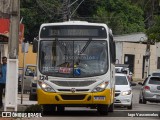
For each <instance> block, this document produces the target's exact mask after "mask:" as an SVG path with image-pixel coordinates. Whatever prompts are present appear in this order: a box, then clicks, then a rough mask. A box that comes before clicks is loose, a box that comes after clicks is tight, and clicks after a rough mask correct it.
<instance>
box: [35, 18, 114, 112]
mask: <svg viewBox="0 0 160 120" xmlns="http://www.w3.org/2000/svg"><path fill="white" fill-rule="evenodd" d="M33 48H34V52H37V53H38V59H37V66H38V67H37V75H38V76H37V79H38V81H37V98H38V104H40V105H42V106H43V112H44V113H45V114H46V113H53V112H55V111H64V110H65V107H70V106H86V107H91V108H95V109H97V111H98V112H99V113H101V114H108V112H113V109H114V89H115V85H114V84H115V75H114V74H115V68H114V63H115V42H114V41H113V35H112V31H111V30H110V29H109V28H108V27H107V25H106V24H100V23H89V22H83V21H68V22H59V23H45V24H42V25H41V27H40V31H39V37H38V40H35V41H34V42H33Z"/></svg>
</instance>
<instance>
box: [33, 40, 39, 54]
mask: <svg viewBox="0 0 160 120" xmlns="http://www.w3.org/2000/svg"><path fill="white" fill-rule="evenodd" d="M32 52H33V53H37V52H38V39H37V38H34V40H33V48H32Z"/></svg>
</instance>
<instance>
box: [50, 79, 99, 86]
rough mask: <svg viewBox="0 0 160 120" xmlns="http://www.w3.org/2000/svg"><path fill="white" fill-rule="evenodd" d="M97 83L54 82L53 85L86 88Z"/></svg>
mask: <svg viewBox="0 0 160 120" xmlns="http://www.w3.org/2000/svg"><path fill="white" fill-rule="evenodd" d="M95 82H96V81H87V80H86V81H76V80H75V81H52V83H54V84H56V85H58V86H63V87H86V86H89V85H91V84H93V83H95Z"/></svg>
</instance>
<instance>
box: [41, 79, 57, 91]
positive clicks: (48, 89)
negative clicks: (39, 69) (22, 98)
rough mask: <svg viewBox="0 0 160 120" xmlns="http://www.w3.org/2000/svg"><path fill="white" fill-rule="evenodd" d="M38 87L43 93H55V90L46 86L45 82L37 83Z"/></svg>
mask: <svg viewBox="0 0 160 120" xmlns="http://www.w3.org/2000/svg"><path fill="white" fill-rule="evenodd" d="M38 85H39V86H40V87H41V88H42V90H43V91H45V92H55V90H54V89H53V88H52V87H51V86H50V85H48V84H47V83H45V82H42V81H38Z"/></svg>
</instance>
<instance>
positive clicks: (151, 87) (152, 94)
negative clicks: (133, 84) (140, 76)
mask: <svg viewBox="0 0 160 120" xmlns="http://www.w3.org/2000/svg"><path fill="white" fill-rule="evenodd" d="M138 84H140V85H142V87H141V90H140V95H139V103H143V104H146V103H147V101H149V102H160V76H149V77H148V78H146V79H145V80H144V82H143V83H141V82H139V83H138Z"/></svg>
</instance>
